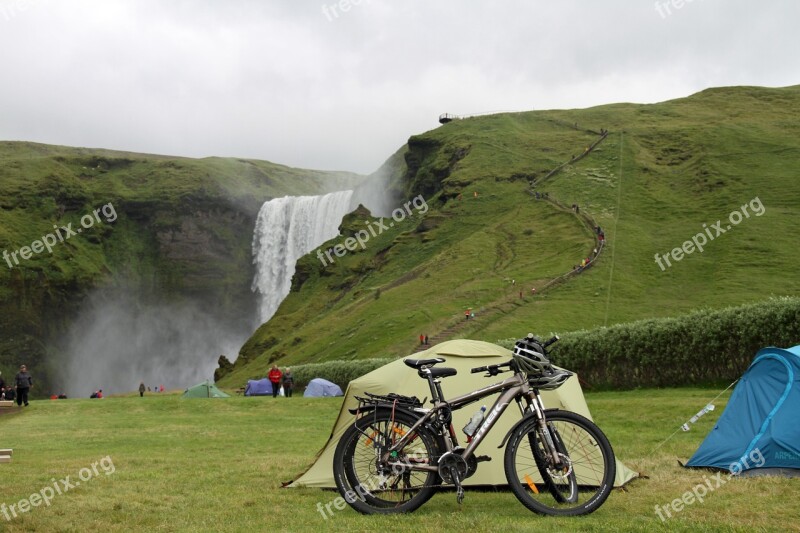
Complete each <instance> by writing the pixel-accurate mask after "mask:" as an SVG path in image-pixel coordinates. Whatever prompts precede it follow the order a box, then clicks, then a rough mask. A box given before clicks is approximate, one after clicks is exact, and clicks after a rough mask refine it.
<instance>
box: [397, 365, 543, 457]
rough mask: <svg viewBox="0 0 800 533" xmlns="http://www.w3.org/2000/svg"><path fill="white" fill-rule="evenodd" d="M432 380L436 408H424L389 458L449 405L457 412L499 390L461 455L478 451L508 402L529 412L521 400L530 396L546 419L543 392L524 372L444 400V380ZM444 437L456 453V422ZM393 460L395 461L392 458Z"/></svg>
mask: <svg viewBox="0 0 800 533" xmlns="http://www.w3.org/2000/svg"><path fill="white" fill-rule="evenodd" d="M428 382H429V384H430V386H431V392H432V394H433V404H434V406H433V408H432V409H427V410H424V411H425V414H424V415H423V416H422V417H421V418H420V419H419V420H417V422H416V423H415V424H414V425H413V426H412V427H411V428H409V429H408V431H407V432H406V434H405V435H403V436H402V437H401V438H400V439H399V440H397V441H396V442H395V443H394V444H393V445H392V446H391V447H390V448H389V449H388V450H387V457H388V455H389V454H391V452H393V451H397V450H400V449H402V448H403V447H404V446H405V445H406V444H407V443H408V441H409V438H410V436H411V435H412V434H413V433H414V432H415V430H416V429H417V428H419V427H420V426H421V425H423V424H426V423H428V422H429V421H431V420H432V419H434V418H435V417H436V415H437V413H438V412H439V411H440V410H441V409H443V408H447V407H449V408H450V409H451V410H453V411H455V410H458V409H461V408H462V407H465V406H467V405H469V404H471V403H474V402H476V401H478V400H480V399H481V398H485V397H487V396H491V395H492V394H495V393H497V392H501V391H502V394H501V395H500V396H499V397H498V398H497V400H496V401H495V402H494V404H493V405H492V408H491V409H490V410H489V411H488V415H487V416H486V418H485V419H484V421H483V423H482V424H481V426H480V427H479V428H478V430H477V431H476V432H475V435H474V436H473V438H472V441H471V442H470V443H469V444H468V445H467V447H466V448H465V449H464V451H463V452H461V453H460V454H459V455H460V456H461V457H462V458H463V459H465V460H467V459H469V458H470V457H472V455H474V453H475V449H476V448H477V447H478V446H479V445H480V443H481V442H482V441H483V439H484V437H486V435H487V434H488V433H489V432H490V431H491V429H492V428H493V427H494V425H495V423H496V422H497V420H498V419H499V418H500V417H501V416H502V415H503V413H504V412H505V410H506V409H507V408H508V405H509V404H510V403H511V401H512V400H516V401H517V404H518V405H519V406H520V410H521V411H522V414H523V415H524V414H525V410H524V409H523V408H522V405H521V403H520V401H521V399H522V398H527V399H528V403H529V408H530V409H531V410H532V411H533V412H535V413H536V414H537V417H538V419H539V420H540V421H542V423H544V422H543V420H544V404H543V403H542V399H541V396H540V395H539V391H538V390H536V389H532V388H531V387H530V385H529V384H528V382H527V380H526V379H525V377H524V376H523V375H522V374H518V373H515V374H514V375H513V376H511V377H509V378H507V379H505V380H503V381H501V382H500V383H495V384H494V385H489V386H488V387H484V388H482V389H478V390H476V391H473V392H469V393H467V394H463V395H461V396H457V397H455V398H452V399H450V400H447V401H445V400H443V399H442V390H441V385H440V383H441V382H440V380H439V379H436V378H432V377H431V376H430V375H429V376H428ZM415 410H416V411H418V412H421V411H423V410H422V409H415ZM442 436H444V437H449V438H445V439H444V440H445V446H446V448H447V449H446V450H445V451H446V452H452V451H453V450H454V449H455V448H456V446H457V445H458V440H457V438H456V435H455V434H454V431H453V427H452V424H450V427H449V428H448V431H447V432H444V431H443V432H442ZM390 463H391V461H390ZM406 466H407V467H409V468H410V469H411V470H430V471H438V466H436V465H419V464H414V465H406Z"/></svg>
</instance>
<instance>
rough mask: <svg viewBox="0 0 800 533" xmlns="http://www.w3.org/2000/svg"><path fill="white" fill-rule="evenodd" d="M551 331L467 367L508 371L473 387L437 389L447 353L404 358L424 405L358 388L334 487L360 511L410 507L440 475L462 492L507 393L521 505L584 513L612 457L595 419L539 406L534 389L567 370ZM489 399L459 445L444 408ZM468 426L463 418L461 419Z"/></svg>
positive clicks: (509, 458) (599, 496) (604, 482)
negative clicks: (505, 356) (558, 364)
mask: <svg viewBox="0 0 800 533" xmlns="http://www.w3.org/2000/svg"><path fill="white" fill-rule="evenodd" d="M557 340H558V337H553V338H552V339H550V340H549V341H547V342H544V343H542V342H540V341H539V340H538V339H536V338H535V337H534V336H533V335H530V334H529V335H528V336H527V337H526V338H524V339H520V340H518V341H517V342H516V343H515V346H514V350H513V356H512V358H511V360H509V361H508V362H506V363H502V364H496V365H487V366H482V367H477V368H473V369H472V370H471V372H472V373H480V372H486V374H485V376H486V377H494V376H497V375H498V374H501V373H504V372H513V376H511V377H508V378H506V379H505V380H503V381H501V382H499V383H495V384H494V385H490V386H488V387H484V388H481V389H479V390H476V391H473V392H470V393H467V394H464V395H461V396H458V397H456V398H451V399H449V400H445V399H444V395H443V394H442V387H441V382H442V379H444V378H447V377H449V376H454V375H456V374H457V371H456V369H454V368H445V367H438V366H436V365H438V364H439V363H444V362H445V361H446V360H445V359H443V358H441V357H437V358H432V359H405V360H404V363H405V364H406V365H407V366H409V367H411V368H413V369H415V370H417V373H418V375H419V376H420V377H421V378H423V379H426V380H427V381H428V385H429V387H430V391H431V404H432V405H433V407H432V408H425V407H423V405H424V404H425V403H426V400H419V399H418V398H416V397H408V396H403V395H400V394H396V393H392V394H389V395H385V396H381V395H376V394H370V393H368V392H367V393H365V396H364V397H359V396H357V397H356V398H357V399H358V400H359V405H358V407H357V408H356V409H351V410H350V412H351V413H352V414H354V415H355V416H356V419H355V421H354V423H353V425H352V426H350V427H349V428H348V429H347V430H346V431H345V432H344V434H343V435H342V437H341V439H340V440H339V443H338V445H337V447H336V452H335V454H334V459H333V466H334V479H335V481H336V487H337V489H338V490H339V493H340V494H341V495H342V497H343V498H344V499H345V500H346V501H347V503H348V504H349V505H350V506H351V507H352V508H353V509H355V510H356V511H358V512H360V513H363V514H388V513H405V512H412V511H415V510H416V509H418V508H419V507H420V506H421V505H423V504H424V503H425V502H426V501H428V500H429V499H430V498H431V497H432V496H433V494H434V492H435V491H436V490H437V488H438V487H440V486H441V485H442V484H443V483H444V484H452V485H453V486H454V487H455V489H456V499H457V501H458V503H459V504H461V503H462V501H463V499H464V488H463V485H462V483H463V481H464V480H465V479H467V478H469V477H470V476H471V475H473V474H474V473H475V472H476V470H477V468H478V465H479V464H480V463H482V462H486V461H490V460H491V458H490V457H488V456H477V455H475V450H476V448H477V447H478V446H479V445H480V443H481V441H482V440H483V439H484V438H485V436H486V435H487V434H488V433H489V432H490V431H491V429H492V427H494V424H495V423H496V422H497V420H498V419H499V418H500V416H501V415H502V414H503V412H505V409H506V408H507V407H508V406H509V405H510V403H511V401H512V400H513V401H515V402H516V403H517V406H518V407H519V409H520V412H521V413H522V419H521V420H520V421H519V422H517V424H516V425H515V426H514V427H512V428H511V430H509V431H508V433H507V434H506V435H505V437H504V438H503V440H502V442H501V444H500V446H501V447H502V446H503V445H506V449H505V454H504V469H505V475H506V479H507V480H508V484H509V486H510V487H511V490H512V492H513V493H514V495H515V496H516V497H517V499H518V500H519V501H520V502H521V503H522V504H523V505H524V506H525V507H527V508H528V509H529V510H531V511H533V512H535V513H538V514H544V515H560V516H577V515H583V514H588V513H591V512H593V511H595V510H597V508H599V507H600V506H601V505H602V504H603V503H604V502H605V501H606V499H607V498H608V496H609V494H610V492H611V489H612V488H613V483H614V477H615V474H616V461H615V458H614V452H613V450H612V448H611V444H610V443H609V442H608V439H607V438H606V436H605V435H604V434H603V432H602V431H601V430H600V428H598V427H597V426H596V425H595V424H594V423H593V422H591V421H590V420H588V419H587V418H585V417H583V416H581V415H578V414H577V413H572V412H568V411H561V410H558V409H545V407H544V404H543V402H542V398H541V395H540V393H539V391H540V390H553V389H556V388H558V387H560V386H561V385H563V384H564V382H566V381H567V379H569V377H570V376H572V375H573V374H572V373H571V372H569V371H567V370H563V369H559V368H555V367H553V366H552V365H551V363H550V360H549V358H548V352H547V348H548V346H550V345H551V344H553V343H554V342H556V341H557ZM498 392H499V393H500V396H499V397H498V399H497V400H496V401H495V403H494V404H493V405H492V407H491V409H489V411H488V413H487V416H486V417H485V418H484V420H483V421H482V422H481V423H480V425H479V426H478V428H477V430H476V431H475V432H474V434H473V435H472V436H469V435H468V437H467V443H466V447H462V446H461V445H460V444H459V442H458V437H457V435H456V432H455V430H454V429H453V424H452V413H453V411H455V410H458V409H461V408H463V407H465V406H467V405H470V404H472V403H475V402H477V401H479V400H480V399H482V398H485V397H487V396H491V395H493V394H496V393H498ZM465 429H466V428H465Z"/></svg>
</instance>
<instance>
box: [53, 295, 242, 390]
mask: <svg viewBox="0 0 800 533" xmlns="http://www.w3.org/2000/svg"><path fill="white" fill-rule="evenodd" d="M144 300H147V298H145V297H143V295H142V294H141V293H140V292H134V291H133V290H130V289H127V290H126V289H106V290H97V291H95V292H94V293H93V294H92V295H91V296H89V297H88V298H87V299H86V301H85V302H84V304H83V306H82V311H81V313H80V315H79V316H78V318H77V319H76V320H75V321H74V322H73V323H72V324H71V327H70V331H69V333H68V335H67V338H66V342H65V346H64V347H63V350H64V352H65V355H66V356H65V357H63V358H61V361H62V365H63V366H62V367H61V368H57V369H56V371H57V374H59V375H60V378H61V379H60V380H59V381H60V383H61V384H62V387H63V389H64V390H63V391H62V390H59V391H54V392H56V393H59V392H65V393H66V394H67V395H69V397H71V398H72V397H79V398H80V397H82V398H88V397H89V395H90V394H91V393H92V392H93V391H95V390H97V389H103V392H104V393H107V394H110V393H120V392H127V391H132V390H135V389H137V388H138V387H139V383H140V382H142V381H144V384H145V385H146V386H150V387H152V386H156V385H164V387H165V389H175V388H181V389H182V388H186V387H188V386H190V385H193V384H195V383H198V382H200V381H203V380H205V379H211V380H213V378H214V369H215V368H216V366H217V359H218V358H219V356H220V355H221V354H225V355H227V356H228V357H229V358H231V356H234V357H235V356H236V354H238V352H239V348H240V347H241V345H242V344H243V343H244V342H245V341H246V340H247V338H248V337H249V336H250V334H251V333H252V331H253V326H254V323H253V320H252V317H249V318H248V319H245V320H242V321H234V320H231V317H223V316H218V315H215V314H214V312H213V309H214V306H213V304H211V303H208V304H205V303H202V302H197V301H195V302H190V301H187V302H183V303H169V304H166V303H157V302H151V303H147V302H144Z"/></svg>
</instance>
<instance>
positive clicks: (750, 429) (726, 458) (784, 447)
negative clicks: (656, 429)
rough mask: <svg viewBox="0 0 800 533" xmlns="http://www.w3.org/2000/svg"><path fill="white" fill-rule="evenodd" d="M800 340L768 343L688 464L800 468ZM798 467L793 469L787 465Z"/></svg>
mask: <svg viewBox="0 0 800 533" xmlns="http://www.w3.org/2000/svg"><path fill="white" fill-rule="evenodd" d="M798 421H800V346H795V347H794V348H789V349H786V350H783V349H781V348H764V349H763V350H760V351H759V352H758V353H757V354H756V358H755V359H754V360H753V362H752V363H751V364H750V368H748V369H747V371H746V372H745V373H744V375H743V376H742V378H741V379H740V380H739V383H738V384H737V385H736V388H735V389H734V390H733V394H732V395H731V399H730V401H729V402H728V405H727V407H725V411H724V412H723V413H722V416H720V418H719V420H718V421H717V424H716V425H715V426H714V429H712V430H711V432H710V433H709V434H708V436H707V437H706V440H704V441H703V443H702V444H701V445H700V448H698V450H697V451H696V452H695V454H694V455H693V456H692V458H691V459H689V462H688V463H686V466H694V467H711V468H720V469H724V470H728V471H731V472H733V473H736V474H738V473H739V472H748V471H749V475H758V474H765V473H781V474H785V475H794V474H797V473H800V423H798ZM786 469H792V470H786Z"/></svg>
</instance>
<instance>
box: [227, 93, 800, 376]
mask: <svg viewBox="0 0 800 533" xmlns="http://www.w3.org/2000/svg"><path fill="white" fill-rule="evenodd" d="M601 130H608V131H609V133H608V136H607V137H606V138H605V140H603V141H602V142H601V143H600V144H598V145H597V147H596V148H595V149H594V150H592V151H591V152H590V153H588V154H587V155H586V157H580V156H581V155H582V154H583V153H584V152H585V151H586V148H587V147H589V146H590V145H591V143H594V142H595V141H597V140H598V139H599V133H600V132H601ZM573 158H576V160H575V161H574V162H572V163H570V161H571V160H572V159H573ZM564 163H569V164H567V165H566V166H565V167H564V168H563V169H562V171H561V172H559V173H557V174H556V175H555V176H553V177H550V178H548V179H544V178H545V177H546V176H547V174H548V173H549V172H550V171H551V170H552V169H554V168H556V167H558V166H559V165H562V164H564ZM798 163H800V86H795V87H787V88H780V89H768V88H756V87H732V88H720V89H709V90H706V91H703V92H701V93H698V94H696V95H693V96H691V97H688V98H683V99H679V100H673V101H669V102H664V103H660V104H654V105H635V104H613V105H607V106H600V107H595V108H591V109H582V110H561V111H536V112H529V113H518V114H501V115H493V116H486V117H475V118H469V119H464V120H457V121H454V122H451V123H449V124H446V125H444V126H442V127H439V128H436V129H434V130H432V131H429V132H427V133H425V134H422V135H418V136H414V137H412V138H411V139H410V140H409V143H408V146H407V151H406V152H405V165H404V166H403V165H395V167H394V172H395V173H396V174H397V173H402V178H403V180H404V182H405V183H406V186H407V196H408V198H412V197H415V196H416V195H418V194H422V195H423V197H424V198H425V200H426V202H427V206H428V210H427V212H426V213H425V214H421V212H419V211H416V212H415V213H414V215H413V216H409V217H407V218H405V219H404V220H403V221H401V222H396V223H395V225H394V227H392V228H389V229H388V230H386V231H384V232H383V233H382V234H380V235H379V236H377V237H374V238H371V240H369V242H368V243H367V245H366V249H365V250H364V251H358V252H356V253H348V254H347V255H346V256H345V257H343V258H340V259H337V260H336V263H335V264H333V265H328V266H327V267H323V265H322V263H321V262H320V261H319V260H318V258H317V256H316V255H315V254H313V253H312V254H309V256H307V257H305V258H303V259H302V260H301V261H300V263H299V266H298V269H299V275H298V276H296V278H295V283H294V287H293V292H292V293H291V294H290V295H289V297H288V298H287V299H286V301H285V302H284V303H283V305H282V306H281V308H280V309H279V311H278V313H277V315H276V316H275V317H274V318H273V319H272V320H271V321H270V322H268V323H267V324H265V325H263V326H262V327H261V328H260V329H259V330H258V331H257V332H256V333H255V335H254V336H253V337H252V338H251V339H250V340H249V341H248V343H247V344H246V345H245V346H244V347H243V349H242V351H241V355H240V359H239V361H237V364H236V365H235V367H234V369H233V372H232V373H231V374H229V375H228V376H226V377H224V378H223V379H222V383H223V384H225V385H229V386H233V385H237V386H238V385H239V384H241V383H243V382H244V380H245V379H247V378H250V377H255V376H261V375H263V373H264V372H265V371H266V369H267V368H268V365H269V364H270V363H271V362H273V361H279V363H280V364H282V365H285V364H295V363H298V362H306V361H324V360H330V359H358V358H371V357H382V356H401V355H405V354H407V353H409V352H410V351H411V350H413V349H414V347H415V345H416V343H417V342H418V341H417V340H416V339H417V338H418V336H419V335H420V334H428V335H429V336H431V337H434V338H435V337H437V336H439V333H440V332H443V331H447V330H451V332H450V333H449V335H453V336H464V337H470V338H476V339H482V340H487V341H495V340H497V339H500V338H508V337H515V336H519V335H520V334H524V333H526V332H527V331H531V330H532V331H535V332H538V333H540V334H547V333H549V332H565V331H571V330H576V329H583V328H590V327H594V326H602V325H611V324H614V323H619V322H626V321H631V320H635V319H640V318H645V317H659V316H670V315H676V314H681V313H685V312H688V311H690V310H692V309H695V308H697V307H712V308H714V307H722V306H727V305H733V304H740V303H745V302H750V301H754V300H762V299H765V298H767V297H769V296H772V295H776V296H777V295H796V294H797V293H798V290H800V276H797V275H796V274H795V273H794V268H793V265H794V263H795V258H794V255H795V254H794V247H793V244H794V243H795V241H796V239H795V237H794V235H793V231H792V230H793V226H794V219H795V218H796V217H797V215H798V214H800V202H798V200H800V182H798V181H797V179H796V172H797V168H798ZM533 181H535V182H536V184H535V187H536V188H535V189H534V190H535V191H538V192H547V193H549V196H550V197H551V198H554V199H557V200H559V201H560V202H561V203H563V204H565V205H567V206H570V205H572V204H578V206H579V207H580V211H581V213H588V214H589V215H590V216H591V217H592V219H593V220H595V221H596V222H597V223H598V224H600V226H601V227H602V229H603V230H604V232H605V236H606V242H607V246H606V248H605V250H604V251H603V253H602V255H601V256H600V258H599V260H598V261H597V264H596V265H595V266H594V267H593V268H591V269H589V270H587V271H585V272H584V273H582V274H581V275H579V276H577V277H575V278H574V279H572V280H570V281H569V282H567V283H565V284H562V285H560V286H558V287H557V288H553V289H551V290H548V291H547V292H545V293H543V294H539V295H537V296H535V297H531V296H530V293H529V291H530V288H532V287H539V288H541V287H542V286H543V285H544V284H545V283H546V281H547V280H550V279H552V278H554V277H557V276H559V275H560V274H563V273H564V272H566V271H568V270H570V269H571V268H572V266H573V265H575V264H576V263H579V262H580V260H581V258H583V257H586V256H587V255H589V254H590V253H591V251H592V249H593V247H594V246H595V241H594V236H593V233H592V231H591V230H590V229H588V228H587V227H586V226H585V225H584V224H583V223H581V221H580V220H579V218H578V217H577V216H576V215H575V214H574V213H573V212H572V211H571V210H570V209H566V210H565V209H559V208H557V207H556V206H554V205H553V204H551V203H549V202H545V201H541V200H539V201H537V200H536V199H535V198H534V197H533V196H532V194H531V192H532V191H531V185H530V184H531V182H533ZM459 195H461V196H459ZM745 205H747V215H748V216H744V215H741V220H739V215H735V216H734V218H733V220H734V221H735V222H738V224H737V223H731V222H729V214H730V213H732V212H734V211H739V212H740V213H741V212H742V206H745ZM398 207H400V205H398ZM718 220H719V221H720V224H719V227H720V228H721V229H722V230H723V231H724V233H721V234H718V235H717V234H716V230H713V229H712V226H714V225H715V224H716V223H717V221H718ZM367 221H368V219H367V218H366V215H365V214H360V215H355V216H354V217H351V219H350V220H348V221H346V222H345V224H344V226H343V229H344V230H345V232H346V233H345V235H344V236H343V237H342V238H340V239H334V240H332V241H331V242H330V243H327V244H326V245H325V246H323V247H322V249H323V250H325V249H327V247H329V246H333V245H335V244H337V243H340V242H343V239H344V237H345V236H347V232H348V231H349V232H350V233H352V232H353V231H354V230H356V229H358V228H360V227H364V226H365V222H367ZM728 225H730V226H731V228H730V229H727V226H728ZM706 228H708V230H709V232H710V233H706V236H708V235H712V236H714V239H713V240H712V239H711V237H707V238H706V240H707V243H706V245H705V246H704V251H703V252H699V251H698V250H696V249H695V250H693V252H692V253H691V254H684V255H683V257H681V259H680V260H679V261H675V260H674V259H670V261H671V264H672V266H670V267H667V266H666V264H664V269H662V268H661V267H659V265H658V264H657V262H656V261H655V259H654V256H655V254H660V255H665V254H670V253H671V251H672V250H675V256H676V257H679V256H681V254H682V252H680V250H677V249H678V248H680V247H682V246H683V244H684V242H686V241H691V239H692V237H693V236H695V235H696V234H698V233H704V232H705V230H706ZM698 242H700V240H699V238H698ZM686 249H687V250H689V249H691V247H687V248H686ZM662 264H663V260H662ZM511 280H514V281H515V284H514V285H513V286H512V284H511ZM520 289H521V290H522V291H523V297H522V298H520V295H519V291H520ZM466 308H472V309H473V310H474V311H475V313H476V320H474V321H472V322H470V323H469V324H465V325H463V326H461V327H460V329H455V330H452V329H451V326H453V325H456V324H458V323H459V322H461V321H463V320H464V318H463V313H464V310H465V309H466ZM439 340H441V339H439Z"/></svg>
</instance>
